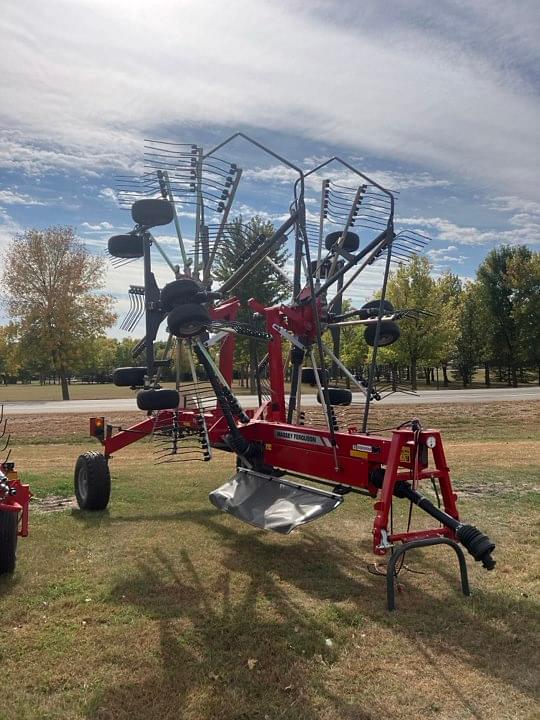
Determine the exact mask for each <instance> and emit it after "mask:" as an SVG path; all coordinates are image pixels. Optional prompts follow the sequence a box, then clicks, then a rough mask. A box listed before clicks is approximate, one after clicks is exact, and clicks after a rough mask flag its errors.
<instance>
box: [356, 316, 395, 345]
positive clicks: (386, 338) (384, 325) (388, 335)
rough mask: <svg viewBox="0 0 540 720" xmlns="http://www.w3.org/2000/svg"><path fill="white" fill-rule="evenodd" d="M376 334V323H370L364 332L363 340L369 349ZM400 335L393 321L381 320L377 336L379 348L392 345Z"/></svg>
mask: <svg viewBox="0 0 540 720" xmlns="http://www.w3.org/2000/svg"><path fill="white" fill-rule="evenodd" d="M376 332H377V323H371V324H370V325H368V326H367V327H366V329H365V330H364V340H365V341H366V342H367V344H368V345H369V346H370V347H373V344H374V342H375V333H376ZM400 335H401V333H400V330H399V325H398V324H397V323H396V322H394V321H393V320H383V321H382V322H381V333H380V335H379V347H386V346H387V345H392V343H395V342H396V340H399V336H400Z"/></svg>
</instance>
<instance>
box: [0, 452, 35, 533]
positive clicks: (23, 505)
mask: <svg viewBox="0 0 540 720" xmlns="http://www.w3.org/2000/svg"><path fill="white" fill-rule="evenodd" d="M0 470H2V472H4V473H5V475H6V477H7V483H8V485H9V487H10V489H11V490H15V493H14V494H13V495H11V494H10V495H7V496H6V497H4V498H3V499H2V500H0V510H5V511H6V512H16V513H20V517H19V525H18V531H17V533H18V535H20V536H21V537H27V535H28V509H29V505H30V498H31V497H32V493H31V492H30V486H29V485H25V484H24V483H21V481H20V480H19V478H18V476H17V473H16V471H15V470H12V469H7V468H6V469H4V466H3V465H0Z"/></svg>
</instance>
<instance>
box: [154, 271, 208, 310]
mask: <svg viewBox="0 0 540 720" xmlns="http://www.w3.org/2000/svg"><path fill="white" fill-rule="evenodd" d="M203 290H204V288H203V286H202V285H201V284H200V283H199V282H197V280H192V279H191V278H179V279H178V280H173V282H170V283H168V284H167V285H165V287H164V288H163V290H162V291H161V307H162V308H163V309H164V310H165V312H170V311H171V310H172V309H173V308H174V307H176V306H177V305H183V304H185V303H187V302H191V300H190V298H192V297H193V296H194V295H196V294H197V293H199V292H202V291H203Z"/></svg>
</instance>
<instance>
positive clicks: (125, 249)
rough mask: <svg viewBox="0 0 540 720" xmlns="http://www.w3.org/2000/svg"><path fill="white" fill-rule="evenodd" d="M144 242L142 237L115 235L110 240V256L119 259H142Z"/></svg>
mask: <svg viewBox="0 0 540 720" xmlns="http://www.w3.org/2000/svg"><path fill="white" fill-rule="evenodd" d="M143 246H144V241H143V239H142V237H141V236H140V235H113V236H112V237H111V238H109V243H108V250H109V254H110V255H112V256H113V257H117V258H126V259H131V258H141V257H142V256H143V254H144V249H143Z"/></svg>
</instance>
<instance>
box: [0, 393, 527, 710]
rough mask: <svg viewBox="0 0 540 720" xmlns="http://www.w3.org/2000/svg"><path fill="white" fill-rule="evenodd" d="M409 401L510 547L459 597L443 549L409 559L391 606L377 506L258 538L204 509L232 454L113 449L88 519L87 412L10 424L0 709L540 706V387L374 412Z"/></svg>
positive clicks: (479, 510)
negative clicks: (17, 504) (82, 499)
mask: <svg viewBox="0 0 540 720" xmlns="http://www.w3.org/2000/svg"><path fill="white" fill-rule="evenodd" d="M414 415H419V416H420V418H421V419H422V421H423V423H424V425H431V426H433V425H437V426H441V427H442V428H443V429H444V430H445V436H446V437H447V439H448V442H447V445H446V447H447V455H448V459H449V464H450V466H451V469H452V471H453V478H454V483H455V486H456V488H457V490H458V491H459V493H460V509H461V513H462V517H463V518H464V519H466V520H467V521H468V522H472V523H476V524H478V526H479V527H480V528H481V529H482V530H484V531H485V532H487V533H488V534H489V535H490V537H492V538H493V539H494V541H495V542H496V543H497V550H496V553H495V555H496V558H497V567H496V569H495V571H494V572H492V573H487V572H486V571H484V570H483V569H482V568H479V567H476V566H474V567H473V565H475V564H474V563H473V561H472V559H471V562H470V563H469V569H470V580H471V585H472V589H473V595H472V597H471V598H464V597H463V596H461V595H460V594H459V592H458V581H457V580H458V579H457V574H456V568H455V566H454V558H453V557H452V556H451V555H450V554H449V553H447V552H446V551H445V550H444V549H443V548H432V549H431V550H426V551H423V552H420V551H416V553H415V554H413V553H411V554H410V556H408V557H407V567H408V568H409V569H410V570H412V571H414V572H409V571H407V570H404V571H402V573H401V574H400V576H399V590H400V592H399V594H398V596H397V602H398V611H397V612H396V613H393V614H389V613H387V612H386V610H385V581H384V578H382V577H379V576H377V575H373V574H372V573H370V572H369V569H370V567H371V566H372V563H373V556H372V555H371V547H370V544H371V543H370V540H371V536H370V530H371V526H372V521H373V509H372V505H373V501H372V500H370V499H367V498H360V497H349V498H347V499H346V502H345V503H344V505H343V506H342V507H341V508H340V509H339V510H337V511H336V512H335V513H333V514H331V515H329V516H327V517H326V518H324V519H323V520H321V521H320V522H318V523H315V524H313V525H309V526H306V527H305V528H303V529H301V530H299V531H297V532H296V533H293V534H292V535H290V536H287V537H281V536H276V535H274V534H269V533H263V532H262V531H258V530H256V529H254V528H251V527H249V526H245V525H243V524H241V523H239V522H238V521H235V520H234V519H232V518H230V517H229V516H226V515H222V514H220V513H218V512H217V511H216V510H215V509H214V508H213V507H212V506H211V505H210V504H209V503H208V500H207V494H208V492H209V491H210V490H212V489H213V488H215V487H216V486H217V485H218V484H219V483H221V482H222V481H224V480H225V479H226V478H227V477H229V476H230V475H231V474H232V472H233V463H232V461H231V458H230V457H229V456H227V455H224V454H218V457H217V459H216V460H215V461H214V462H212V463H210V464H202V463H191V464H188V463H184V464H182V463H178V464H176V463H175V464H168V465H159V466H155V465H153V464H152V463H151V455H150V453H151V450H152V447H148V445H146V444H145V443H137V444H136V445H134V446H133V447H131V448H128V449H126V450H124V451H123V452H122V453H119V454H118V456H117V457H115V458H114V459H113V460H112V461H111V470H112V474H113V497H112V500H111V504H110V507H109V509H108V510H107V511H105V512H103V513H97V514H89V513H83V512H80V511H79V510H77V509H76V507H74V506H73V502H72V498H71V496H72V470H73V466H74V463H75V460H76V457H77V455H78V454H79V453H80V452H84V451H85V450H87V449H89V448H91V447H92V441H90V440H85V438H84V436H85V433H86V427H87V418H86V417H79V416H77V415H74V416H68V417H63V418H62V417H61V416H51V417H47V416H45V417H43V416H42V417H39V418H33V419H32V418H31V419H29V418H15V419H14V421H13V423H12V431H13V434H14V437H16V438H17V445H15V446H14V450H13V457H14V458H15V459H16V460H17V464H18V466H19V469H20V471H21V473H22V475H23V477H24V478H26V479H27V480H29V481H30V482H31V484H32V490H33V492H34V493H35V495H36V500H35V502H33V507H32V517H31V535H30V537H29V538H27V539H23V540H21V541H20V547H19V558H18V566H17V570H16V573H15V575H14V576H13V577H11V578H3V579H1V580H0V607H1V608H2V624H1V626H0V663H1V667H2V671H3V681H4V682H3V684H4V687H5V688H6V689H7V692H6V693H5V697H2V698H1V699H0V718H2V720H15V719H17V720H30V719H34V718H36V719H37V718H39V719H40V720H41V719H51V720H52V719H55V720H56V719H60V718H62V719H71V718H73V719H74V720H75V719H77V720H78V719H82V718H94V719H96V720H105V719H107V720H109V719H110V720H113V719H114V720H124V719H125V720H127V719H128V718H129V719H130V720H131V719H133V718H135V719H138V718H145V719H147V718H154V717H155V718H164V719H166V720H168V719H169V718H170V719H171V720H172V719H173V718H174V719H175V720H176V719H177V718H180V719H181V720H214V719H216V720H217V719H218V718H219V719H220V720H278V719H281V718H283V719H286V720H293V719H294V720H379V719H380V718H388V719H389V720H390V719H391V720H401V719H404V720H405V719H409V718H415V719H420V720H422V719H423V718H437V719H439V720H447V719H448V720H449V719H450V718H452V720H454V718H456V717H459V718H462V719H463V720H466V719H468V718H473V719H477V720H492V719H495V718H496V719H497V720H505V719H508V720H518V719H521V718H523V719H525V718H527V719H531V720H532V718H536V717H538V716H539V712H540V705H539V704H538V680H537V667H538V662H537V660H538V654H537V652H536V650H535V649H537V645H536V644H535V643H536V641H537V636H535V633H536V632H537V628H538V625H539V621H540V613H539V608H538V604H537V601H536V596H535V593H537V589H538V586H537V579H538V578H537V570H538V556H537V554H536V553H537V550H536V545H537V528H536V529H535V519H536V518H537V514H536V515H535V512H536V513H537V496H536V495H535V492H534V489H535V484H536V483H537V482H538V474H539V468H540V452H539V447H540V444H539V439H540V403H497V404H495V403H494V404H485V405H482V407H474V406H469V405H466V406H458V405H453V406H445V407H444V408H434V407H428V408H426V407H421V408H414V407H412V406H411V407H407V408H388V409H386V410H380V409H378V414H377V413H376V414H375V416H374V424H376V425H377V426H379V427H389V426H390V425H391V424H393V423H396V422H398V421H403V420H404V419H407V417H411V416H414ZM131 419H132V418H131V417H127V416H114V417H113V418H112V420H113V421H114V422H117V423H121V424H127V423H128V422H129V421H130V420H131ZM134 419H140V416H137V415H136V416H134ZM54 510H56V511H54ZM406 510H407V508H406V507H404V508H401V510H399V511H398V512H397V518H396V522H404V516H405V514H406ZM413 522H414V524H415V525H416V526H417V525H420V524H421V523H422V522H423V520H422V517H421V516H420V514H419V512H415V513H414V514H413ZM535 533H536V534H535ZM535 653H536V654H535Z"/></svg>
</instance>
